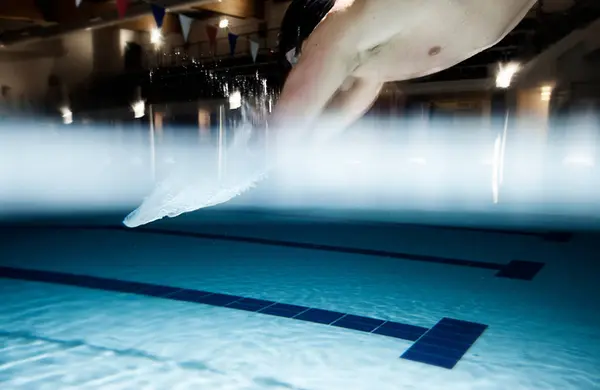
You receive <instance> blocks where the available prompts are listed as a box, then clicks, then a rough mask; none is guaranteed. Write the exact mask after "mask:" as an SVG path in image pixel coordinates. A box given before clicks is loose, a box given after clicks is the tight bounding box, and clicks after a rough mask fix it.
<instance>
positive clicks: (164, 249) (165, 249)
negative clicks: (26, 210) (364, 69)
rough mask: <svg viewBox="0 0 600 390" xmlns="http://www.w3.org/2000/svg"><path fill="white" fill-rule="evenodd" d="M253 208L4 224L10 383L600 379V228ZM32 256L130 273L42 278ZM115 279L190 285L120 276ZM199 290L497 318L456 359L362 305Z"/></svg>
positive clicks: (80, 271)
mask: <svg viewBox="0 0 600 390" xmlns="http://www.w3.org/2000/svg"><path fill="white" fill-rule="evenodd" d="M236 218H240V217H236ZM236 218H229V219H228V218H216V217H215V218H214V219H202V218H198V217H197V216H195V215H191V216H184V217H182V218H178V219H175V220H170V221H163V222H159V223H157V224H154V225H152V226H150V227H149V228H150V229H153V230H152V231H146V232H144V231H126V230H124V229H116V228H115V226H116V224H115V223H113V222H114V221H101V222H98V221H94V222H89V221H88V222H86V223H82V222H81V221H75V222H69V221H66V222H65V221H60V222H58V223H57V222H56V221H55V222H48V221H47V222H45V223H44V224H41V225H36V226H31V225H29V226H20V227H7V226H4V227H2V228H0V229H1V230H2V232H1V233H2V237H3V241H2V246H1V247H0V267H1V268H0V270H3V272H4V273H5V277H4V278H0V300H1V301H2V306H1V309H0V340H1V341H0V345H1V346H2V348H1V349H0V383H5V384H6V386H4V385H2V387H3V388H11V389H13V388H14V389H33V388H35V389H44V388H48V389H56V388H68V387H69V386H71V387H77V388H105V387H108V386H110V388H123V389H131V388H136V389H141V388H148V389H178V388H180V389H188V388H189V389H203V388H207V389H209V388H219V389H304V390H308V389H315V390H316V389H337V388H352V389H430V388H444V389H506V388H513V389H558V388H560V389H596V388H600V382H599V380H598V377H599V376H598V370H597V367H599V366H600V313H599V310H598V305H597V302H598V300H599V299H600V292H599V289H598V288H597V287H596V286H597V278H598V275H600V273H599V272H598V271H600V265H599V263H598V261H597V252H596V250H595V249H596V248H597V245H595V244H594V243H595V242H596V240H597V238H598V237H597V235H595V234H592V233H585V232H575V233H574V234H572V235H571V234H566V235H565V234H563V235H545V234H543V233H544V232H541V233H540V232H536V234H525V233H526V232H521V233H522V234H507V233H502V232H498V231H493V232H492V231H477V230H453V229H431V228H427V227H419V226H399V225H396V226H389V225H388V226H386V225H368V224H367V225H365V224H335V223H330V222H328V223H317V221H303V222H298V221H296V223H292V222H293V221H290V220H289V219H283V218H279V217H276V218H270V219H256V220H246V221H244V223H240V221H239V220H238V221H236ZM538 233H539V234H538ZM394 254H395V255H394ZM398 254H399V255H398ZM396 255H397V256H396ZM403 256H404V257H405V258H403ZM438 260H439V261H438ZM448 260H452V261H448ZM514 261H518V263H513V264H522V263H523V262H524V263H525V264H529V265H531V264H534V265H536V264H537V265H541V266H535V267H534V268H535V272H533V273H529V274H528V275H529V276H530V277H528V278H519V277H518V275H521V274H522V272H526V273H527V272H528V271H527V269H525V271H523V269H522V268H521V269H518V270H517V271H516V274H515V273H514V272H515V271H514V269H513V268H514V267H512V268H510V272H513V273H512V274H510V275H509V276H515V275H516V276H517V277H501V276H502V275H499V271H498V270H497V269H496V268H497V266H498V265H506V264H511V262H514ZM526 268H527V267H526ZM6 270H18V272H17V273H16V274H13V276H14V277H12V278H8V277H6V276H7V274H6V272H7V271H6ZM32 270H35V271H43V272H42V273H35V275H43V276H42V279H43V277H48V275H73V274H75V275H82V276H88V277H90V276H93V277H98V278H103V279H102V280H108V281H113V282H102V283H103V284H101V285H100V288H89V287H90V283H91V282H86V283H87V284H88V286H86V285H85V283H84V282H80V281H81V280H88V279H85V278H80V279H69V278H67V277H65V276H60V277H58V278H57V277H54V279H53V280H54V282H52V283H48V281H50V280H46V282H43V281H39V280H38V281H33V280H32V279H35V278H32V277H29V280H27V279H28V278H27V275H30V276H31V275H33V274H32V273H31V271H32ZM505 270H506V269H505ZM28 272H29V273H28ZM1 274H2V272H0V275H1ZM44 275H45V276H44ZM505 276H506V275H505ZM36 277H37V276H36ZM65 280H75V282H73V283H70V284H69V283H66V282H65ZM77 280H79V281H77ZM89 280H92V279H89ZM114 280H122V281H129V282H140V283H146V284H148V285H152V286H162V287H163V288H164V287H165V286H166V287H170V288H175V289H177V290H178V291H180V293H179V294H180V295H179V296H180V297H181V296H186V297H188V298H186V299H173V298H174V296H171V299H168V298H169V296H167V295H168V294H166V295H165V294H163V296H152V294H145V295H144V294H142V293H138V291H134V292H132V291H120V290H119V289H118V288H117V289H115V288H113V290H112V291H110V289H107V288H104V287H103V286H109V285H110V283H112V285H113V286H114ZM77 284H79V285H77ZM92 287H93V286H92ZM181 289H187V290H181ZM181 291H183V292H185V294H182V293H181ZM190 291H204V292H210V293H213V294H227V295H225V297H232V296H233V297H238V298H246V299H258V300H262V301H260V302H265V301H266V302H271V303H275V302H276V303H277V304H281V305H295V306H300V307H304V308H310V309H311V310H313V311H312V312H309V314H310V313H313V314H312V315H313V317H314V313H321V315H323V313H325V312H321V311H326V312H327V313H330V312H335V313H343V314H344V315H346V317H344V318H346V320H347V321H350V319H356V318H358V319H361V321H363V322H362V324H364V318H368V319H375V320H376V321H381V322H378V324H381V323H383V322H385V323H388V324H404V325H410V326H413V327H414V329H424V330H428V331H430V333H428V334H429V338H430V339H431V338H433V339H435V338H436V337H438V338H439V333H436V332H437V331H436V332H434V331H433V330H434V329H438V328H436V326H442V328H443V326H444V324H448V323H449V322H448V321H450V323H451V324H456V323H460V324H463V323H467V324H475V325H473V326H472V327H471V328H469V329H470V330H472V329H480V328H478V326H479V325H484V326H485V329H483V328H481V332H479V333H478V334H477V337H474V340H472V341H474V342H473V343H472V345H471V344H469V348H466V349H467V350H466V353H465V354H464V355H461V356H459V357H458V359H457V361H456V362H455V364H452V365H451V367H442V366H443V364H441V366H440V365H436V364H435V361H434V360H435V359H429V360H427V359H422V358H421V357H422V355H423V354H424V353H425V352H431V351H428V350H427V348H429V347H427V348H425V349H423V348H421V350H418V349H416V346H418V345H426V344H427V343H425V344H423V343H421V344H419V342H420V341H423V340H424V341H425V342H427V340H426V339H425V337H426V335H427V333H425V335H423V334H419V335H417V337H412V336H410V337H388V336H382V335H380V334H377V332H376V331H374V330H375V328H368V327H367V330H369V331H368V332H367V331H364V329H363V330H360V329H357V328H359V327H358V326H356V321H355V325H349V326H346V327H344V326H335V323H334V324H333V325H334V326H327V325H326V324H324V322H323V321H321V320H319V319H322V318H324V317H318V316H317V317H314V318H312V320H311V319H310V318H309V320H308V321H307V320H304V321H299V320H298V319H302V318H300V317H301V316H297V317H298V318H296V319H293V318H289V317H292V316H278V315H265V314H269V313H261V312H260V311H259V310H255V311H253V310H235V309H233V308H232V307H227V305H225V304H220V303H219V301H218V300H214V299H213V301H212V303H211V302H208V301H205V302H202V301H201V300H199V299H196V298H194V299H190V298H189V297H190V296H192V295H193V294H192V295H190V293H189V292H190ZM196 296H197V294H196ZM219 296H221V295H219ZM175 297H176V296H175ZM232 299H233V298H232ZM215 302H216V304H215ZM232 302H233V301H232ZM238 302H239V301H238ZM257 302H259V301H257ZM264 305H266V304H264ZM265 307H266V306H265ZM314 310H317V312H315V311H314ZM318 310H321V311H318ZM296 314H298V313H296ZM347 315H352V316H356V317H349V316H347ZM304 317H310V316H309V315H308V314H304ZM336 318H337V320H340V318H341V317H340V318H338V317H336ZM305 319H306V318H305ZM444 319H446V320H444ZM444 321H446V322H444ZM452 321H458V322H452ZM325 322H327V321H325ZM350 322H352V321H350ZM367 322H368V321H367ZM440 324H441V325H440ZM402 329H407V328H402ZM470 330H467V331H463V333H462V334H463V335H464V332H467V333H468V331H470ZM411 337H412V338H413V339H411ZM444 337H446V336H444ZM448 337H450V338H452V340H451V341H452V342H456V341H457V340H458V341H460V340H459V339H460V338H461V337H462V336H460V334H458V335H454V336H448ZM448 337H446V339H448ZM415 339H416V340H415ZM419 340H420V341H419ZM415 341H416V342H415ZM411 350H412V351H413V352H412V356H413V357H414V356H417V358H416V359H410V357H411V352H410V351H411ZM414 351H416V355H415V353H414ZM402 356H404V357H405V358H403V357H402Z"/></svg>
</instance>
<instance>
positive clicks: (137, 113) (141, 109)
mask: <svg viewBox="0 0 600 390" xmlns="http://www.w3.org/2000/svg"><path fill="white" fill-rule="evenodd" d="M131 109H132V110H133V116H134V117H135V118H136V119H139V118H143V117H144V115H145V114H146V103H145V102H144V101H143V100H138V101H137V102H135V103H133V104H132V105H131Z"/></svg>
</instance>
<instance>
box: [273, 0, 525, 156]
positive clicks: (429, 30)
mask: <svg viewBox="0 0 600 390" xmlns="http://www.w3.org/2000/svg"><path fill="white" fill-rule="evenodd" d="M535 3H536V0H337V1H336V0H293V1H292V3H291V4H290V6H289V8H288V10H287V11H286V14H285V16H284V19H283V22H282V26H281V33H280V37H279V38H280V39H279V52H280V55H281V56H282V57H283V56H285V61H287V62H289V63H290V64H291V65H292V69H291V71H290V73H289V75H288V76H287V79H286V82H285V84H284V87H283V90H282V93H281V96H280V98H279V101H278V103H277V105H276V107H275V110H274V112H273V115H272V117H271V119H270V121H269V122H270V123H269V127H271V128H274V129H275V130H276V131H277V129H282V130H281V131H280V132H279V140H280V141H284V142H283V143H284V144H285V142H294V141H298V139H299V138H301V137H303V136H304V135H305V134H306V131H307V129H315V132H316V133H318V134H312V137H313V139H317V140H319V141H324V140H329V139H331V138H332V137H334V136H336V135H338V134H339V133H340V132H342V131H343V130H344V129H345V128H347V127H348V126H349V125H351V124H352V123H353V122H355V121H356V120H358V119H359V118H360V117H361V116H362V115H364V114H365V113H366V111H367V110H368V109H369V108H370V107H371V105H372V104H373V102H374V101H375V99H376V98H377V96H378V95H379V92H380V91H381V88H382V86H383V84H384V83H385V82H390V81H404V80H410V79H414V78H418V77H423V76H427V75H430V74H433V73H436V72H439V71H442V70H444V69H448V68H450V67H452V66H454V65H456V64H458V63H460V62H462V61H464V60H466V59H468V58H469V57H472V56H474V55H475V54H478V53H480V52H482V51H483V50H485V49H487V48H489V47H491V46H494V45H495V44H496V43H498V42H499V41H500V40H502V39H503V38H504V37H505V36H506V35H507V34H508V33H509V32H510V31H511V30H512V29H514V28H515V27H516V26H517V24H518V23H519V22H520V21H521V20H522V19H523V18H524V17H525V15H526V14H527V12H528V11H529V10H530V9H531V8H532V7H533V5H534V4H535ZM325 113H328V114H331V118H332V119H333V120H332V121H326V122H323V118H325V117H324V114H325ZM326 118H330V117H329V115H327V117H326ZM323 123H325V124H326V125H323ZM316 124H321V126H319V127H316V126H315V125H316ZM333 124H334V125H333ZM332 125H333V126H332Z"/></svg>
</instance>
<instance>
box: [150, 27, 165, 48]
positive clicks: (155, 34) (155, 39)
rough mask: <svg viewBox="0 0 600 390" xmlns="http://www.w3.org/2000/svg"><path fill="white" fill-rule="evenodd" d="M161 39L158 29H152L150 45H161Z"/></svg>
mask: <svg viewBox="0 0 600 390" xmlns="http://www.w3.org/2000/svg"><path fill="white" fill-rule="evenodd" d="M162 40H163V37H162V33H161V31H160V29H158V28H153V29H152V30H151V31H150V43H152V44H153V45H156V46H159V45H160V44H161V43H162Z"/></svg>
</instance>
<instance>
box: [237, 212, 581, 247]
mask: <svg viewBox="0 0 600 390" xmlns="http://www.w3.org/2000/svg"><path fill="white" fill-rule="evenodd" d="M237 212H238V213H240V211H237ZM241 212H242V213H245V214H253V215H257V216H260V215H264V212H261V211H251V210H244V211H241ZM277 214H279V215H282V216H284V217H286V216H287V217H305V214H297V213H293V212H288V213H277ZM319 218H320V219H321V220H323V219H324V217H322V216H319ZM327 221H328V222H334V223H335V222H337V223H340V222H341V223H343V224H351V225H366V226H381V227H417V228H423V229H431V230H453V231H466V232H477V233H486V234H500V235H507V236H523V237H536V238H539V239H541V240H544V241H550V242H556V243H566V242H570V241H571V240H572V239H573V232H570V231H564V230H544V231H540V230H539V229H537V230H536V229H530V230H523V229H509V228H504V229H503V228H492V227H485V226H468V225H464V226H460V225H456V226H452V225H444V224H431V223H430V224H428V223H419V222H392V221H385V220H383V221H374V220H352V219H348V220H340V219H339V218H328V219H327Z"/></svg>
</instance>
